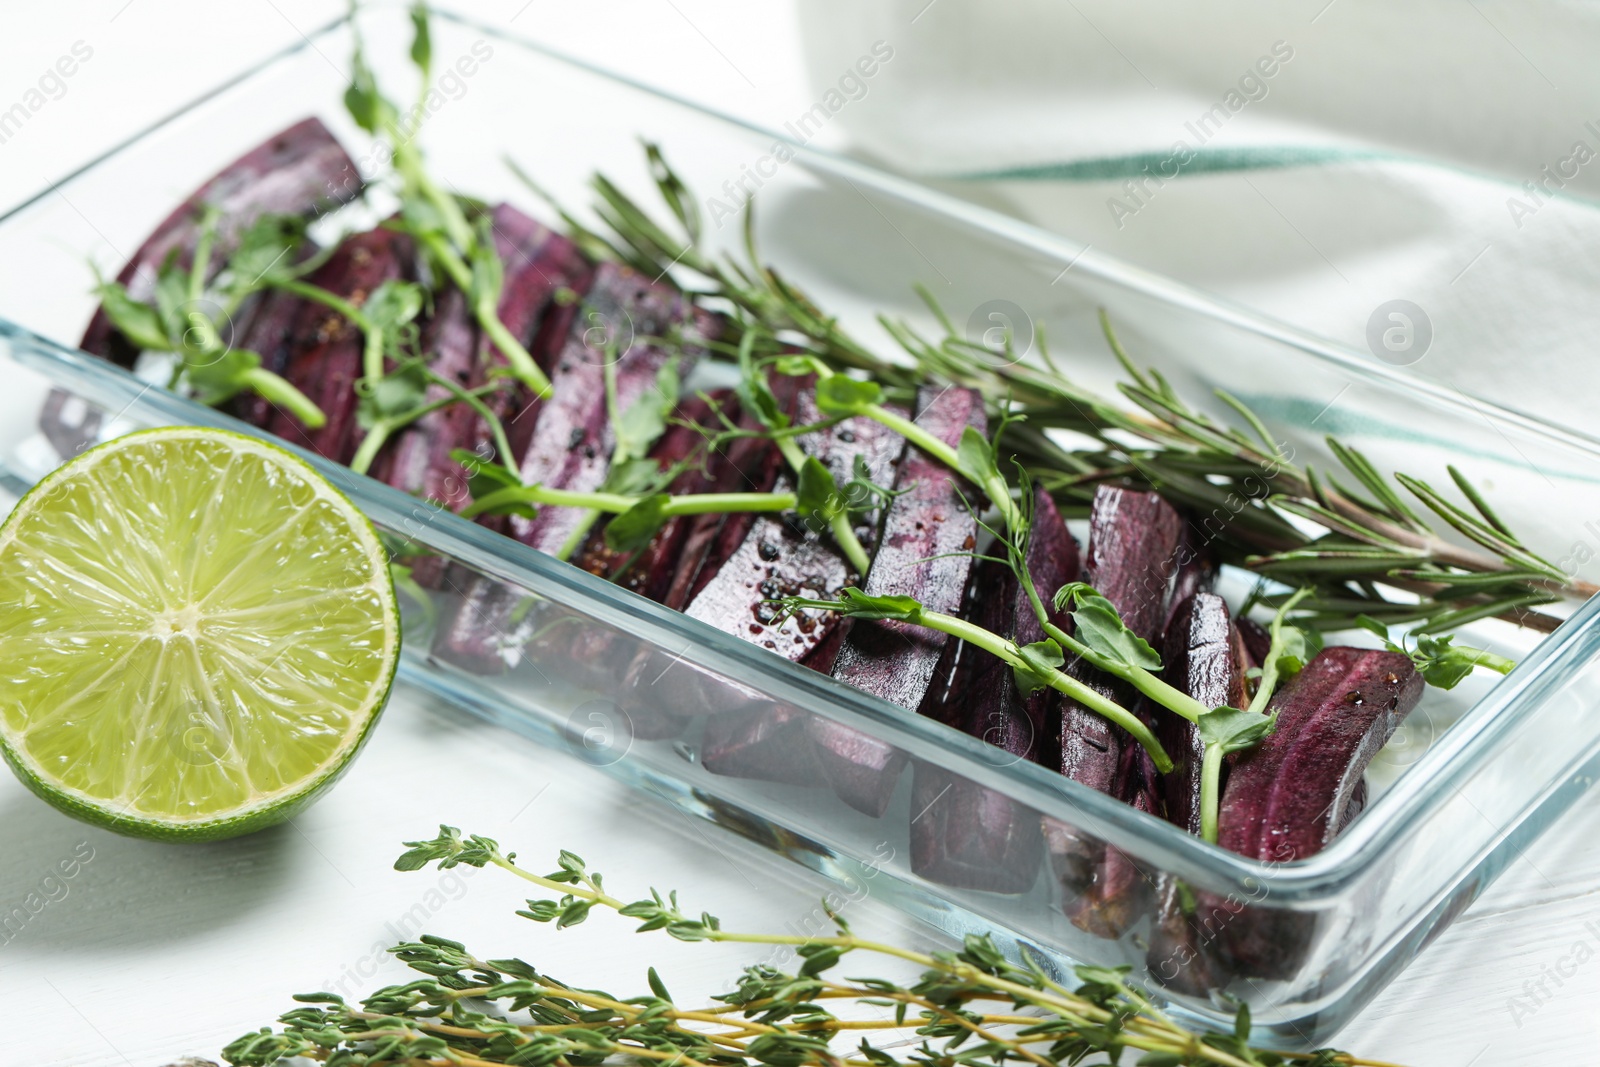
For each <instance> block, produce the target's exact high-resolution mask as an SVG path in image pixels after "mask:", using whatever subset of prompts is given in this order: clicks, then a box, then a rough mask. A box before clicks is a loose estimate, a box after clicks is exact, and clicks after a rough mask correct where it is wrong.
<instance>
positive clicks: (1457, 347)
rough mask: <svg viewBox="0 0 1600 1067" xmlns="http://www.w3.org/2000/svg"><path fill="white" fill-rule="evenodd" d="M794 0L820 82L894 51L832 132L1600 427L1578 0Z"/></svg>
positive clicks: (1238, 295)
mask: <svg viewBox="0 0 1600 1067" xmlns="http://www.w3.org/2000/svg"><path fill="white" fill-rule="evenodd" d="M799 7H800V17H801V25H802V29H803V31H804V38H805V43H806V49H807V56H808V63H809V67H810V70H811V72H812V76H813V84H814V88H815V91H816V92H817V93H818V94H819V99H820V97H821V94H823V93H824V91H825V90H827V89H828V88H829V87H833V86H836V85H837V84H838V82H839V79H840V76H841V72H844V71H847V70H848V69H849V68H850V66H851V65H852V64H853V63H854V62H855V61H856V60H857V58H858V57H859V56H860V55H861V54H863V53H864V52H866V51H867V50H868V49H869V48H870V46H871V44H872V43H873V42H875V41H882V42H885V43H887V45H888V46H889V47H891V48H892V50H893V57H892V59H890V60H889V61H887V62H884V63H883V64H882V65H881V69H879V70H878V71H876V72H875V73H874V75H873V76H872V77H871V78H870V79H867V80H866V81H865V82H864V84H865V86H866V88H865V92H864V95H863V96H862V97H861V98H860V99H859V100H851V101H850V102H849V104H848V106H845V107H843V108H842V109H840V110H839V112H838V114H837V116H836V117H835V119H834V120H833V121H834V123H835V124H837V126H838V127H839V128H840V129H841V130H842V131H844V132H845V133H846V134H847V135H848V136H849V137H850V139H851V141H852V147H853V148H854V149H855V150H857V151H861V152H864V153H867V154H869V155H870V156H872V157H875V158H877V159H879V160H880V161H882V162H884V163H887V164H888V165H890V166H892V167H893V168H895V169H898V170H901V171H904V172H909V173H911V174H915V175H917V176H919V177H923V178H928V179H955V180H956V181H955V182H954V183H953V184H952V185H950V186H948V187H950V188H953V189H954V190H955V191H956V192H958V193H960V194H962V195H966V196H969V197H971V198H974V199H978V200H981V201H983V202H986V203H989V204H991V205H994V206H997V207H999V208H1001V209H1002V210H1005V211H1008V212H1012V213H1014V214H1016V215H1019V216H1021V217H1023V218H1026V219H1029V220H1032V221H1034V222H1037V223H1039V224H1041V225H1043V226H1045V227H1047V228H1050V229H1053V230H1056V231H1058V232H1060V233H1063V234H1066V235H1068V236H1071V237H1073V238H1076V239H1078V240H1081V241H1084V242H1087V243H1089V244H1090V245H1091V246H1093V247H1094V248H1096V249H1099V250H1101V251H1104V252H1109V253H1112V254H1115V255H1117V256H1120V257H1123V258H1125V259H1128V260H1131V261H1133V262H1135V263H1137V264H1139V265H1141V266H1144V267H1148V268H1151V269H1154V270H1157V271H1160V272H1163V273H1166V274H1169V275H1171V276H1173V277H1176V278H1178V279H1180V280H1183V281H1186V282H1188V283H1190V284H1193V285H1196V286H1198V287H1200V288H1203V289H1206V290H1209V291H1211V292H1214V293H1218V294H1220V295H1223V296H1226V297H1229V298H1231V299H1233V300H1235V301H1238V302H1240V303H1243V304H1245V305H1247V306H1250V307H1253V308H1256V309H1259V310H1261V311H1264V312H1266V313H1268V314H1270V315H1273V316H1275V317H1278V318H1280V319H1283V320H1285V321H1287V322H1290V323H1292V324H1294V325H1297V326H1300V327H1303V328H1305V329H1308V330H1310V331H1313V332H1315V333H1318V334H1321V335H1323V336H1326V337H1328V338H1330V339H1332V340H1335V341H1337V342H1340V343H1342V344H1345V345H1348V346H1350V347H1352V348H1355V349H1357V350H1359V351H1363V352H1366V351H1369V350H1370V349H1378V350H1380V353H1381V354H1383V355H1384V356H1385V358H1387V359H1388V361H1389V362H1391V363H1395V364H1410V368H1409V372H1410V373H1417V374H1421V375H1425V376H1428V377H1431V378H1433V379H1435V380H1437V381H1440V382H1443V383H1446V384H1448V385H1450V386H1453V387H1456V388H1459V389H1460V390H1463V391H1465V392H1467V393H1470V394H1472V395H1475V396H1478V397H1484V398H1489V399H1492V400H1494V401H1496V402H1498V403H1500V404H1503V405H1505V406H1508V407H1512V408H1517V409H1520V410H1522V411H1524V412H1527V413H1530V414H1536V415H1539V416H1542V417H1544V418H1547V419H1552V420H1555V421H1557V422H1561V423H1564V424H1566V425H1568V426H1571V427H1575V428H1578V429H1581V430H1585V431H1587V432H1589V433H1591V434H1600V417H1597V415H1596V407H1597V403H1600V361H1597V360H1596V359H1595V354H1594V348H1595V339H1596V337H1597V336H1600V300H1597V299H1595V297H1596V294H1597V293H1600V207H1597V199H1600V65H1597V64H1596V63H1595V62H1594V56H1595V55H1596V54H1597V53H1600V7H1596V6H1593V5H1587V4H1572V3H1557V2H1546V0H1519V2H1517V3H1506V2H1495V0H1404V2H1393V0H1390V2H1382V0H1331V2H1330V0H1305V2H1294V3H1284V2H1282V0H1225V2H1211V3H1199V4H1197V3H1193V2H1184V0H1140V2H1135V3H1127V2H1117V0H806V2H805V3H803V4H801V5H799ZM1530 183H1532V184H1530ZM1393 301H1407V302H1409V304H1410V305H1412V306H1411V307H1409V308H1408V307H1406V306H1405V305H1393V306H1391V302H1393ZM1418 309H1420V315H1419V314H1418ZM1396 311H1398V312H1399V313H1400V315H1401V316H1402V317H1400V318H1395V317H1393V316H1394V313H1395V312H1396ZM1429 334H1431V338H1430V337H1429V336H1428V335H1429ZM1369 336H1370V342H1369ZM1408 342H1409V347H1408ZM1386 345H1387V347H1386ZM1424 345H1425V347H1424ZM1396 349H1398V351H1396ZM1373 358H1377V356H1374V357H1373ZM1591 510H1595V511H1596V515H1595V516H1594V517H1596V518H1600V505H1597V506H1596V508H1595V509H1591Z"/></svg>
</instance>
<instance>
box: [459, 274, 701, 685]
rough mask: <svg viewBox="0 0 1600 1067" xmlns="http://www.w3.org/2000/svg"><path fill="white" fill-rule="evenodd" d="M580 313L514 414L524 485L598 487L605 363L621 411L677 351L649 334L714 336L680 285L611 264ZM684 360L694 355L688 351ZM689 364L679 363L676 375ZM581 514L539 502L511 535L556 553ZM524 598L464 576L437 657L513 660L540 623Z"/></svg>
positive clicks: (604, 451) (470, 663)
mask: <svg viewBox="0 0 1600 1067" xmlns="http://www.w3.org/2000/svg"><path fill="white" fill-rule="evenodd" d="M584 313H585V316H586V317H585V318H584V319H583V320H579V319H576V318H572V319H570V320H569V322H570V327H569V329H568V332H567V336H566V339H565V342H564V343H563V345H562V347H561V350H560V353H559V354H558V355H557V356H556V358H555V360H554V362H553V363H552V365H551V366H550V368H549V375H550V382H551V391H550V394H549V396H548V397H547V398H546V399H545V400H544V401H542V402H540V403H537V404H536V405H534V406H533V407H532V408H531V409H530V412H525V413H524V414H522V415H519V416H518V418H519V419H527V418H532V419H533V420H534V421H533V423H532V429H531V432H528V433H527V437H528V445H527V449H526V451H525V452H523V453H522V455H521V458H520V462H519V466H520V473H521V478H522V481H523V483H524V484H526V485H534V484H542V485H545V486H548V487H550V488H553V489H567V490H573V491H577V492H592V491H595V490H598V489H599V488H600V487H601V486H602V485H603V484H604V482H605V479H606V475H607V474H608V472H609V471H610V465H611V453H612V450H613V448H614V446H615V436H614V433H613V430H612V424H611V415H610V408H609V407H608V404H607V400H606V386H605V379H606V365H607V363H608V361H614V362H615V367H614V371H615V378H616V392H617V407H618V410H619V411H626V410H627V409H628V408H629V407H630V406H631V405H632V404H633V403H634V402H635V401H636V400H638V399H639V398H640V397H641V396H643V395H644V394H645V393H646V391H647V390H648V389H650V387H651V386H653V385H654V383H655V381H656V375H657V373H658V372H659V371H660V370H661V368H662V367H664V366H666V365H667V364H668V363H669V362H671V361H673V360H674V359H676V358H678V357H676V356H674V354H673V353H672V352H669V351H668V350H667V349H665V348H663V347H661V346H660V345H657V344H655V343H652V342H650V341H648V340H646V338H652V337H661V336H665V335H666V334H667V333H668V332H669V331H670V330H673V329H675V328H677V327H678V326H679V325H680V324H683V323H685V322H687V330H688V331H689V332H690V335H691V336H693V335H695V334H694V331H699V333H698V336H702V337H710V336H714V332H713V331H714V329H715V324H714V321H713V320H712V319H711V318H710V316H708V315H706V314H705V313H704V312H701V311H699V310H698V309H697V308H695V307H693V305H692V304H690V303H689V302H688V301H687V300H686V298H684V297H683V296H682V295H681V294H680V293H678V291H677V290H675V289H672V288H670V287H668V286H666V285H661V284H653V283H651V282H649V281H648V280H646V279H645V278H644V277H643V276H642V275H640V274H638V273H637V272H635V271H633V270H632V269H630V268H628V267H623V266H618V265H616V264H610V263H607V264H602V265H601V266H600V267H599V268H597V269H596V271H595V274H594V280H593V285H592V286H591V288H590V290H589V293H588V295H587V296H586V297H585V304H584ZM588 316H592V317H593V319H592V320H591V318H589V317H588ZM591 322H592V323H593V324H591ZM541 332H542V331H541ZM623 345H625V346H626V347H625V348H622V350H621V351H620V352H619V351H618V348H620V347H621V346H623ZM686 358H687V359H690V360H692V359H693V355H692V353H691V354H690V355H688V356H687V357H686ZM687 369H688V368H687V366H680V367H679V370H680V372H683V371H686V370H687ZM513 447H515V440H513ZM586 518H587V515H586V513H585V512H584V510H583V509H581V508H560V507H546V508H542V509H540V510H539V512H538V515H537V516H536V517H535V518H533V519H527V518H522V517H513V518H512V520H511V522H510V532H511V535H512V536H513V537H515V538H516V539H517V540H519V541H521V542H522V543H523V544H525V545H529V546H531V547H533V548H537V549H539V550H541V551H544V552H549V553H552V554H557V553H560V552H561V551H562V550H563V549H566V548H568V542H569V541H572V540H574V539H575V538H576V537H577V536H578V535H580V534H581V533H582V532H583V525H582V524H583V523H584V522H585V521H586ZM522 601H523V598H522V597H521V596H519V595H517V594H516V593H515V592H514V591H513V590H511V589H508V588H506V587H505V586H502V585H500V584H499V583H496V582H492V581H487V580H485V581H473V582H469V583H468V585H467V587H466V588H465V590H464V592H463V598H462V604H461V605H460V608H459V610H458V611H457V612H456V613H455V615H454V616H453V617H452V618H451V619H449V620H448V621H447V622H446V624H445V625H444V626H443V627H442V628H441V631H440V633H439V635H438V636H437V637H436V639H435V641H434V653H435V655H438V656H439V657H441V658H442V659H445V660H447V661H449V662H451V663H454V664H456V665H457V666H460V667H463V668H465V669H467V670H470V671H473V672H475V673H500V672H502V671H505V670H507V669H508V668H510V667H513V666H515V665H516V664H517V663H519V662H520V661H521V660H522V659H523V657H524V651H525V650H524V649H523V644H524V643H525V642H526V641H527V640H528V638H529V637H530V636H531V634H532V633H533V632H534V630H535V629H536V628H537V627H536V625H535V621H534V620H533V619H531V618H530V617H529V613H528V612H526V611H525V610H524V608H523V604H522Z"/></svg>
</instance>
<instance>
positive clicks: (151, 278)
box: [79, 118, 362, 367]
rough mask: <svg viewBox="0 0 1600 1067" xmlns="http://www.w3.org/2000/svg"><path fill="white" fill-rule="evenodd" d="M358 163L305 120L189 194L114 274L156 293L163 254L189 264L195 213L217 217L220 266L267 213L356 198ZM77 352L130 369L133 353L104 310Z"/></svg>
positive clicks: (140, 296) (137, 292)
mask: <svg viewBox="0 0 1600 1067" xmlns="http://www.w3.org/2000/svg"><path fill="white" fill-rule="evenodd" d="M361 188H362V182H361V175H360V174H359V173H358V172H357V170H356V166H355V163H354V162H353V161H352V160H351V159H350V157H349V155H348V154H346V152H345V150H344V149H343V148H341V147H340V145H339V142H338V141H336V140H334V137H333V134H331V133H329V132H328V129H327V127H326V126H324V125H323V124H322V122H321V121H320V120H318V119H315V118H308V119H302V120H301V121H299V122H297V123H295V124H294V125H293V126H290V127H289V128H288V129H286V130H284V131H282V132H281V133H278V134H276V135H274V136H273V137H269V138H268V139H267V140H265V141H263V142H262V143H261V144H259V145H257V146H256V147H254V148H252V149H251V150H250V151H248V152H246V153H245V154H244V155H242V156H240V157H239V158H238V159H236V160H234V161H233V162H232V163H230V164H228V165H227V166H226V167H224V168H222V170H220V171H218V172H217V174H216V175H215V176H214V177H212V178H211V179H210V180H209V181H207V182H206V183H205V184H204V185H202V186H201V187H200V188H199V189H196V190H195V191H194V192H193V193H191V194H190V195H189V198H188V199H187V200H185V201H184V202H183V203H182V204H180V205H178V207H176V208H175V209H173V211H172V213H171V214H170V215H168V216H167V217H166V218H165V219H163V220H162V221H161V223H160V225H158V226H157V227H156V228H155V230H154V231H153V232H152V233H151V234H150V236H149V237H147V238H145V242H144V244H142V245H140V246H139V250H138V251H137V252H135V253H134V255H133V258H132V259H130V260H129V261H128V263H127V265H126V266H124V267H123V268H122V270H121V272H120V273H119V274H118V275H117V281H119V282H121V283H122V284H123V285H125V286H127V287H128V294H129V295H130V296H132V297H133V298H134V299H135V300H148V299H149V298H150V297H151V296H152V295H153V294H154V292H155V284H156V276H157V273H158V272H159V271H160V269H161V266H162V264H163V263H165V262H166V260H167V257H168V256H171V255H174V254H176V256H177V261H178V263H179V264H180V265H187V264H188V263H189V262H190V257H191V256H192V255H193V254H194V249H195V244H196V242H197V241H198V240H199V237H200V209H201V208H202V207H205V206H210V207H214V208H216V209H217V210H218V212H219V213H220V218H219V220H218V223H217V232H216V239H215V242H214V244H213V250H212V262H213V263H214V264H216V265H218V266H220V264H221V263H222V261H223V260H224V259H226V258H227V256H228V255H229V254H230V253H231V252H232V251H233V249H234V247H235V246H236V244H237V242H238V239H239V236H240V234H242V233H243V232H244V231H245V230H247V229H249V228H250V226H251V225H252V224H253V223H254V222H255V221H256V220H257V219H259V218H261V217H262V216H264V215H312V214H317V213H320V212H322V211H325V210H327V209H329V208H331V207H335V206H337V205H339V204H344V203H348V202H349V201H351V200H353V199H355V198H356V197H357V196H359V195H360V194H361ZM79 347H80V348H82V349H83V350H84V351H85V352H88V353H91V354H92V355H96V356H103V357H105V358H107V359H110V360H112V361H113V362H115V363H118V364H120V365H122V366H125V367H126V366H132V364H133V359H134V357H135V356H137V355H138V351H137V350H135V349H134V348H133V346H132V345H130V344H129V343H128V342H127V340H126V339H125V338H123V337H122V336H121V335H120V334H118V333H117V331H116V329H115V327H113V326H112V325H111V320H110V319H109V318H107V317H106V314H105V312H104V311H102V310H96V311H95V314H94V318H92V319H91V320H90V321H89V326H88V328H87V329H86V330H85V331H84V335H83V340H82V341H81V342H80V343H79Z"/></svg>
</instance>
